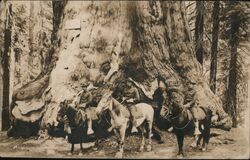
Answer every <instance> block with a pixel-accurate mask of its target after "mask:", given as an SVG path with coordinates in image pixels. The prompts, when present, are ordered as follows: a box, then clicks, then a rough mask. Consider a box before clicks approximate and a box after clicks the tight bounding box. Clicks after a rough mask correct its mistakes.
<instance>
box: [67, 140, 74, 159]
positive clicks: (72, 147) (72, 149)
mask: <svg viewBox="0 0 250 160" xmlns="http://www.w3.org/2000/svg"><path fill="white" fill-rule="evenodd" d="M73 152H74V143H72V144H71V151H70V153H68V156H71V155H73Z"/></svg>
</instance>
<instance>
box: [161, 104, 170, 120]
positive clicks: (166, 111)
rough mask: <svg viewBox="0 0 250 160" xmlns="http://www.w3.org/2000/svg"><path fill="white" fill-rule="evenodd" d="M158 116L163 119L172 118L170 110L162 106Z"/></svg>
mask: <svg viewBox="0 0 250 160" xmlns="http://www.w3.org/2000/svg"><path fill="white" fill-rule="evenodd" d="M160 116H161V117H162V118H164V119H169V118H170V117H171V116H172V110H171V108H170V107H167V106H165V105H163V106H162V107H161V111H160Z"/></svg>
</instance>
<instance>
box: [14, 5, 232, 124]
mask: <svg viewBox="0 0 250 160" xmlns="http://www.w3.org/2000/svg"><path fill="white" fill-rule="evenodd" d="M64 6H65V7H64ZM52 7H53V11H54V13H53V15H54V16H53V17H54V21H53V22H54V25H53V26H54V27H53V28H54V30H53V32H52V36H51V37H52V46H53V47H52V51H53V52H52V53H53V54H49V55H50V56H49V58H48V59H47V60H48V61H47V62H49V63H50V62H51V61H50V60H51V59H52V62H53V63H52V64H53V65H51V64H49V63H47V64H46V65H47V66H48V67H45V69H44V70H46V72H45V71H43V72H42V73H41V74H40V75H43V76H38V77H39V78H36V79H35V80H34V81H32V82H31V83H28V84H27V85H25V86H23V87H21V88H20V89H18V91H17V92H15V98H16V99H18V100H19V101H20V102H19V105H20V106H23V107H19V109H20V110H21V112H22V113H23V114H25V113H29V112H30V110H33V111H36V112H34V114H30V115H35V117H36V116H37V115H39V116H40V114H37V113H44V114H43V116H42V123H41V124H42V126H44V127H46V126H47V125H48V124H51V125H54V124H56V123H57V121H56V114H57V111H58V107H59V103H60V102H61V101H63V100H65V99H75V98H77V96H78V93H79V92H80V91H81V90H82V89H83V88H86V87H87V86H88V87H89V86H91V85H94V86H96V87H97V90H96V91H95V90H91V92H92V94H93V97H98V96H101V95H100V93H101V90H102V87H103V86H105V85H104V84H103V83H102V82H103V81H104V79H105V76H106V75H107V73H108V70H109V69H110V68H111V69H112V70H113V71H114V72H112V75H109V76H108V78H107V77H106V80H108V81H109V82H111V83H112V82H118V83H119V82H120V80H123V79H124V77H131V78H132V79H133V80H134V81H136V82H138V84H140V86H143V88H144V89H145V90H144V91H146V92H147V91H148V92H147V93H149V94H147V93H146V94H147V95H148V96H149V98H150V97H152V94H153V91H154V90H155V88H154V87H153V85H152V83H153V82H154V81H155V79H156V78H157V77H158V76H162V77H163V78H164V79H165V81H166V83H167V84H168V86H169V87H179V94H180V97H178V98H180V99H181V101H184V96H185V94H186V85H188V84H189V83H196V85H195V87H194V88H193V89H194V90H195V91H196V92H197V94H198V99H199V101H200V103H201V105H202V106H203V107H211V106H212V107H213V108H212V110H214V112H217V113H218V114H219V116H220V118H221V119H224V118H225V117H226V118H227V114H226V113H225V112H224V110H223V108H222V105H221V102H220V100H218V99H216V97H215V96H214V94H213V93H212V91H211V90H210V88H209V85H208V84H207V82H205V80H204V79H203V78H202V75H201V72H202V71H201V65H200V64H199V62H198V61H197V59H196V58H195V52H194V51H193V49H192V42H191V38H190V31H189V27H188V23H187V20H186V15H185V8H184V4H183V2H179V1H178V2H172V1H171V2H169V1H166V2H161V1H136V2H132V1H128V2H125V1H119V2H115V1H110V2H106V1H105V2H102V1H91V2H85V1H84V2H81V1H73V2H72V1H69V2H67V3H64V2H62V1H60V2H59V1H53V5H52ZM69 22H70V23H69ZM58 23H60V25H59V24H58ZM79 24H80V25H79ZM59 26H60V27H59ZM55 32H56V34H55ZM58 37H59V38H58ZM113 53H116V54H113ZM111 57H112V58H111ZM56 60H57V61H56ZM110 63H112V64H118V65H119V66H120V68H119V70H117V68H116V67H117V65H112V64H110ZM107 66H108V67H107ZM112 67H113V68H112ZM47 71H49V72H47ZM50 71H51V72H50ZM47 73H48V74H47ZM109 73H111V72H109ZM44 75H46V76H44ZM45 82H46V83H45ZM47 82H48V83H47ZM86 82H87V83H90V84H91V85H90V84H87V85H86ZM118 83H114V85H116V84H118ZM39 86H40V87H39ZM151 90H153V91H151ZM31 91H32V92H31ZM37 95H39V96H37ZM41 95H42V96H41ZM25 99H34V104H36V105H41V106H43V107H34V105H33V106H29V107H30V108H29V107H26V108H25V107H24V106H25V103H24V102H25ZM97 101H98V100H97ZM32 107H33V108H32ZM28 108H29V109H28ZM41 108H42V111H41ZM15 111H16V112H17V111H18V110H15ZM16 112H15V113H16ZM19 112H20V111H18V113H19ZM17 115H20V114H16V116H17ZM39 116H38V118H37V117H36V118H35V119H36V120H37V119H39ZM30 117H31V116H28V115H27V116H26V117H25V116H23V115H22V116H20V117H19V118H21V119H22V120H23V121H32V120H31V119H32V118H30ZM222 125H227V127H228V128H230V122H229V121H225V122H223V123H222Z"/></svg>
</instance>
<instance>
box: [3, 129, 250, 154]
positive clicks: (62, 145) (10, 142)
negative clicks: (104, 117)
mask: <svg viewBox="0 0 250 160" xmlns="http://www.w3.org/2000/svg"><path fill="white" fill-rule="evenodd" d="M162 133H163V137H164V141H165V143H163V144H158V143H157V142H156V141H155V140H153V150H152V151H151V152H138V148H139V143H140V136H139V135H133V136H129V137H127V138H126V142H125V151H124V157H125V158H154V159H156V158H176V153H177V143H176V138H175V136H174V134H172V133H168V132H162ZM212 135H213V137H211V139H210V143H209V145H208V151H206V152H201V151H200V150H199V149H193V148H191V147H190V144H191V142H192V138H191V137H186V138H185V142H184V151H185V158H198V159H203V158H216V159H235V158H237V159H248V158H249V157H250V155H249V146H250V145H249V132H248V131H247V129H244V128H233V129H232V130H231V131H230V132H226V131H222V130H219V129H212ZM93 145H94V144H93V143H86V144H84V148H85V152H84V153H83V155H81V156H80V155H78V153H79V150H80V147H79V145H76V147H75V154H74V155H72V156H68V155H67V153H69V150H70V144H68V143H67V141H66V139H63V138H52V139H38V138H37V137H31V138H29V139H22V138H18V139H16V138H8V137H7V136H6V132H0V156H1V157H47V158H49V157H51V158H54V157H58V158H59V157H60V158H104V157H105V158H108V157H109V158H112V157H114V155H115V151H116V149H117V144H116V141H115V137H114V136H112V137H110V138H108V139H106V140H105V141H103V142H101V143H100V145H99V146H98V148H94V147H93Z"/></svg>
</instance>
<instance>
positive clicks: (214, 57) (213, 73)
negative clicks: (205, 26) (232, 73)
mask: <svg viewBox="0 0 250 160" xmlns="http://www.w3.org/2000/svg"><path fill="white" fill-rule="evenodd" d="M213 3H214V6H213V15H212V18H213V31H212V46H211V65H210V88H211V90H212V91H213V92H214V93H215V92H216V73H217V46H218V35H219V24H220V19H219V15H220V1H215V2H213Z"/></svg>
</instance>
